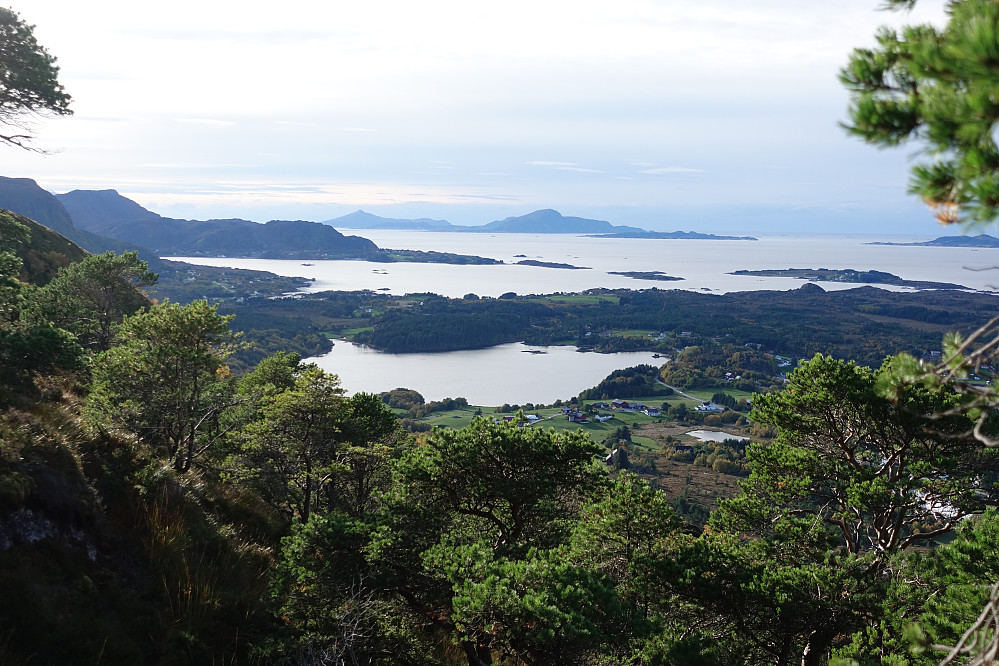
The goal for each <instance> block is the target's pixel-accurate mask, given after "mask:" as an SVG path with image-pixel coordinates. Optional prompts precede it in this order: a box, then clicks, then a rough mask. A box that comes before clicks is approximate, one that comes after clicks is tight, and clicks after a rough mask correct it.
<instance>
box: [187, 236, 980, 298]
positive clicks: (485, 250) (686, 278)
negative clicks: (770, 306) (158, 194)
mask: <svg viewBox="0 0 999 666" xmlns="http://www.w3.org/2000/svg"><path fill="white" fill-rule="evenodd" d="M345 232H346V233H348V234H352V235H359V236H364V237H366V238H370V239H371V240H372V241H374V242H375V243H376V244H377V245H378V246H379V247H389V248H400V249H413V250H438V251H442V252H455V253H459V254H474V255H478V256H484V257H490V258H493V259H499V260H502V261H504V262H505V263H504V264H502V265H495V266H462V265H453V264H417V263H392V264H385V263H374V262H367V261H321V260H315V261H293V260H279V259H240V258H228V257H169V258H170V259H177V260H179V261H187V262H190V263H193V264H202V265H207V266H227V267H233V268H250V269H256V270H265V271H270V272H272V273H276V274H278V275H288V276H298V277H305V278H309V279H312V280H314V282H313V283H312V285H311V286H310V287H309V288H308V289H307V290H306V291H328V290H338V291H354V290H362V289H371V290H378V291H383V292H385V293H391V294H400V295H401V294H406V293H425V292H432V293H437V294H441V295H442V296H450V297H460V296H463V295H465V294H469V293H474V294H477V295H479V296H492V297H496V296H499V295H501V294H503V293H506V292H514V293H517V294H539V293H554V292H575V291H583V290H586V289H592V288H598V287H605V288H610V289H647V288H651V287H658V288H660V289H684V290H689V291H701V292H708V293H726V292H732V291H759V290H765V289H771V290H789V289H797V288H798V287H800V286H801V285H802V283H803V281H802V280H800V279H795V278H784V277H766V278H764V277H755V276H745V275H729V273H731V272H733V271H736V270H765V269H782V268H829V269H847V268H852V269H856V270H861V271H865V270H879V271H886V272H888V273H893V274H895V275H898V276H899V277H901V278H904V279H906V280H926V281H934V282H952V283H958V284H962V285H965V286H967V287H969V288H971V289H976V290H981V289H990V288H992V286H993V285H995V284H999V272H997V271H995V270H987V269H989V268H993V267H995V266H997V265H999V249H996V248H960V247H954V248H952V247H911V246H910V247H906V246H888V245H870V244H869V243H871V242H872V241H877V240H892V241H894V242H906V241H914V240H926V239H922V238H902V239H900V238H898V237H893V238H884V237H874V236H862V235H856V236H845V235H844V236H837V235H829V236H790V235H785V236H763V237H760V238H759V240H757V241H722V240H680V239H674V240H668V239H662V240H642V239H631V238H591V237H587V236H575V235H564V234H558V235H554V234H478V233H476V234H471V233H454V232H428V231H389V230H363V229H362V230H357V229H349V230H345ZM518 255H522V256H518ZM523 259H534V260H539V261H547V262H554V263H564V264H572V265H574V266H580V267H585V268H586V270H567V269H557V268H541V267H536V266H521V265H517V264H516V262H517V261H521V260H523ZM610 271H643V272H644V271H661V272H662V273H665V274H667V275H671V276H675V277H679V278H683V279H682V280H680V281H670V282H663V281H655V280H644V279H641V280H639V279H633V278H629V277H626V276H623V275H612V274H610ZM819 284H821V286H822V287H823V288H824V289H827V290H830V291H831V290H838V289H849V288H853V287H856V286H859V285H857V284H850V283H840V282H821V283H819ZM880 286H881V288H884V289H891V290H893V291H905V290H907V289H906V288H904V287H888V286H885V285H880Z"/></svg>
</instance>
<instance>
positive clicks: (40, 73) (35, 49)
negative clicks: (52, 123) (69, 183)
mask: <svg viewBox="0 0 999 666" xmlns="http://www.w3.org/2000/svg"><path fill="white" fill-rule="evenodd" d="M55 62H56V59H55V58H54V57H53V56H52V55H51V54H49V52H48V51H47V50H46V49H45V47H43V46H42V45H40V44H39V43H38V41H37V40H36V39H35V27H34V26H33V25H29V24H27V23H25V22H24V21H23V20H22V19H21V17H20V16H18V15H17V13H16V12H14V11H11V10H10V9H7V8H5V7H0V126H5V127H6V129H5V130H4V131H2V132H0V143H6V144H8V145H11V146H17V147H18V148H25V149H28V150H34V148H33V147H32V145H31V141H32V139H33V138H34V137H33V136H32V134H31V132H30V127H29V125H28V123H27V120H28V119H29V118H30V117H31V116H38V115H44V114H54V115H60V116H62V115H68V114H70V113H72V111H71V110H70V108H69V103H70V102H71V101H72V98H71V97H70V96H69V95H68V94H67V93H66V91H65V90H63V87H62V84H61V83H59V79H58V75H59V68H58V67H57V66H56V64H55Z"/></svg>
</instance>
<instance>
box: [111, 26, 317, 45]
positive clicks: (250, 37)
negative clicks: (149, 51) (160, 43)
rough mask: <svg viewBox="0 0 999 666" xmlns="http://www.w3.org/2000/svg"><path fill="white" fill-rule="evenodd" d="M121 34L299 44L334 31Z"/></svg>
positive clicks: (143, 31)
mask: <svg viewBox="0 0 999 666" xmlns="http://www.w3.org/2000/svg"><path fill="white" fill-rule="evenodd" d="M121 32H122V33H123V34H127V35H131V36H134V37H139V38H140V39H163V40H170V41H175V40H183V41H191V42H236V43H242V44H301V43H302V42H308V41H316V40H327V39H330V38H331V37H335V36H337V35H336V33H334V32H330V31H320V30H255V31H252V32H249V31H247V32H241V31H236V30H187V29H181V28H178V29H148V28H137V29H128V30H122V31H121Z"/></svg>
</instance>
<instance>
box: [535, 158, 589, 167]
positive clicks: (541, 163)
mask: <svg viewBox="0 0 999 666" xmlns="http://www.w3.org/2000/svg"><path fill="white" fill-rule="evenodd" d="M528 164H529V165H531V166H547V167H574V166H579V165H578V164H576V163H575V162H546V161H544V160H533V161H531V162H528Z"/></svg>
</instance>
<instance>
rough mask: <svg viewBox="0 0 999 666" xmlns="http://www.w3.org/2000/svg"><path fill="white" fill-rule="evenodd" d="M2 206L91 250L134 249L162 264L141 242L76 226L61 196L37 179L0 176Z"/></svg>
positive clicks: (151, 261)
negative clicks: (39, 182)
mask: <svg viewBox="0 0 999 666" xmlns="http://www.w3.org/2000/svg"><path fill="white" fill-rule="evenodd" d="M0 208H4V209H7V210H10V211H13V212H15V213H18V214H20V215H23V216H24V217H26V218H29V219H31V220H34V221H36V222H38V223H39V224H41V225H42V226H44V227H47V228H49V229H51V230H53V231H55V232H56V233H58V234H61V235H62V236H64V237H65V238H67V239H69V240H71V241H73V242H74V243H76V244H77V245H79V246H80V247H82V248H83V249H84V250H86V251H88V252H92V253H94V254H99V253H101V252H106V251H107V250H112V251H114V252H116V253H119V254H120V253H122V252H133V251H134V252H138V253H139V257H140V258H141V259H142V260H144V261H146V262H148V263H149V267H150V268H151V269H153V270H156V271H160V270H162V268H163V265H162V264H161V263H160V259H159V257H158V256H157V255H156V254H155V253H154V252H153V251H151V250H150V249H148V248H146V247H143V246H141V244H134V243H130V242H127V241H123V240H121V239H114V238H109V237H107V236H104V235H101V234H99V233H95V232H93V231H90V230H87V229H82V228H80V227H78V226H76V225H75V224H74V223H73V219H72V217H71V216H70V214H69V212H68V211H67V210H66V208H65V207H64V206H63V205H62V204H61V203H60V202H59V200H58V199H56V197H55V196H53V195H52V193H51V192H48V191H46V190H44V189H42V188H41V187H39V186H38V183H36V182H35V181H34V180H31V179H30V178H7V177H4V176H0Z"/></svg>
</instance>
